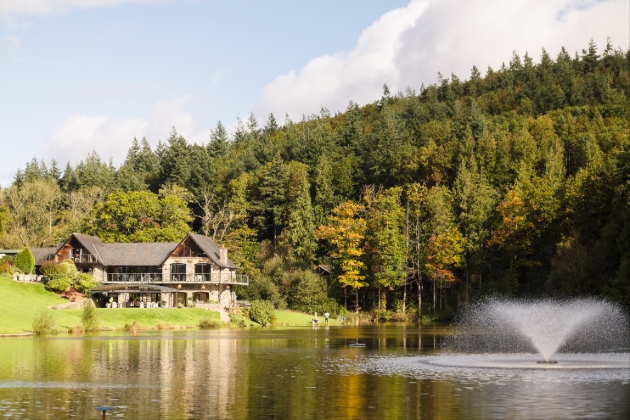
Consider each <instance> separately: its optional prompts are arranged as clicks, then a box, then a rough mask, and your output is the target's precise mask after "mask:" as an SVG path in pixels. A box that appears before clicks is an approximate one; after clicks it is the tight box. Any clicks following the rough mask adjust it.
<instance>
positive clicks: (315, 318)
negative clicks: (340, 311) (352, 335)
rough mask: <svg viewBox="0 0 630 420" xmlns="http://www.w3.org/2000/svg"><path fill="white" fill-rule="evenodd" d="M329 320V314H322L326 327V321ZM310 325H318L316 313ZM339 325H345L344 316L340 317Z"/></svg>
mask: <svg viewBox="0 0 630 420" xmlns="http://www.w3.org/2000/svg"><path fill="white" fill-rule="evenodd" d="M329 319H330V314H329V313H328V312H326V313H325V314H324V320H325V322H326V325H328V320H329ZM311 323H312V324H313V325H315V324H319V319H318V318H317V312H315V317H314V318H313V320H312V321H311ZM341 323H342V324H345V323H346V316H345V315H344V316H342V317H341Z"/></svg>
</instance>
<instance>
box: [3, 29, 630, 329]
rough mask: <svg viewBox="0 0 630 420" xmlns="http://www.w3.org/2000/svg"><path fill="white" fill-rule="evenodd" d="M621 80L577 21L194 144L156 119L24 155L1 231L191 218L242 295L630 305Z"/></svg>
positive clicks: (344, 301) (628, 118)
mask: <svg viewBox="0 0 630 420" xmlns="http://www.w3.org/2000/svg"><path fill="white" fill-rule="evenodd" d="M629 98H630V51H622V50H619V49H614V48H613V47H612V43H611V41H610V40H609V42H608V43H607V45H606V46H605V47H604V48H598V46H597V45H596V44H595V43H594V42H593V41H591V42H590V43H589V44H588V45H587V46H586V48H585V49H583V50H582V51H581V52H578V53H575V55H571V54H569V52H568V51H566V50H565V49H564V48H563V49H562V50H561V51H560V52H559V53H558V54H557V56H556V57H555V59H554V58H553V57H552V56H551V55H549V54H548V53H547V51H545V50H544V49H543V50H542V53H541V55H540V57H539V59H538V60H536V62H535V61H534V59H533V58H532V57H531V56H530V55H529V54H527V53H526V54H524V55H523V56H519V55H518V54H517V53H516V52H514V53H513V55H512V57H511V58H510V59H509V62H508V63H507V64H503V65H502V66H501V67H500V68H497V69H492V68H488V69H487V70H486V71H485V75H482V72H481V71H480V70H479V69H477V68H476V67H473V68H472V70H471V72H470V75H469V76H468V78H467V79H465V80H463V79H460V78H459V77H457V76H456V75H454V74H452V75H450V76H448V77H446V76H444V75H441V74H438V79H437V82H436V83H435V84H432V85H430V86H424V85H423V86H421V87H420V88H419V90H418V91H416V90H414V89H411V88H408V89H407V90H406V91H405V92H390V90H389V89H388V87H387V86H386V85H384V86H383V94H382V97H381V98H380V99H378V100H376V101H375V102H373V103H370V104H367V105H365V106H358V105H357V104H354V103H352V102H350V104H349V105H348V107H347V109H346V110H345V112H340V113H337V114H334V115H332V114H331V113H330V112H329V111H328V110H326V109H325V108H322V109H321V112H320V113H319V115H308V116H303V117H302V119H301V120H300V121H292V120H291V119H289V118H288V117H287V118H284V121H283V122H279V121H278V120H277V119H276V116H274V115H269V117H268V119H267V120H266V121H264V122H262V121H258V120H257V119H256V118H255V116H254V115H253V114H251V115H250V116H249V117H248V118H247V119H245V120H240V121H239V123H238V126H237V128H236V129H235V131H234V133H233V134H231V135H230V134H228V132H227V131H226V129H225V127H224V126H223V125H222V124H221V123H218V124H217V126H216V127H215V128H214V129H213V130H212V132H211V135H210V138H209V139H208V143H207V144H191V143H189V142H188V141H187V140H186V139H185V138H183V137H182V136H181V135H179V134H178V133H177V131H176V129H175V128H173V130H172V131H171V133H170V136H169V137H168V138H167V139H166V140H165V141H160V142H159V143H158V144H157V146H156V147H154V148H152V147H151V146H150V144H149V142H148V141H147V140H146V139H141V140H137V139H133V141H131V142H130V148H129V150H128V152H127V156H126V159H125V161H124V163H123V164H122V165H121V166H120V167H115V166H114V165H113V164H112V162H111V161H107V160H103V159H102V158H101V157H99V156H98V155H97V154H96V153H91V154H89V155H88V156H86V158H85V159H84V160H83V161H81V162H79V163H78V164H76V165H75V166H72V165H70V164H67V165H66V166H65V168H63V169H62V167H60V166H58V162H55V161H52V162H49V163H48V164H47V163H46V161H45V159H42V160H38V159H36V158H33V160H32V161H30V162H29V163H27V164H26V166H25V168H24V169H23V170H20V171H18V172H17V174H16V175H15V179H14V181H13V183H12V184H11V185H10V186H8V187H7V188H5V189H2V190H1V191H0V234H1V237H0V247H4V248H22V247H25V246H28V247H45V246H55V245H56V244H57V243H58V242H60V241H63V240H65V239H66V238H67V237H68V236H69V235H70V234H71V233H72V232H80V233H85V234H90V235H97V236H99V237H100V238H101V239H102V240H103V241H110V242H111V241H122V242H146V241H178V240H180V239H182V238H183V237H184V235H185V234H186V232H188V231H191V230H192V231H195V232H199V233H202V234H204V235H208V236H211V237H213V238H214V239H215V241H216V242H217V243H219V244H225V245H226V247H228V249H229V253H230V254H229V255H230V258H231V259H232V260H233V261H234V262H235V263H236V264H237V265H238V266H239V267H240V268H241V271H242V272H243V273H245V274H247V275H249V277H250V286H249V287H247V288H242V289H241V290H239V292H238V293H239V295H240V298H242V299H248V300H256V299H262V300H268V301H272V302H273V303H274V304H275V305H276V307H279V308H285V307H288V308H291V309H297V310H302V311H311V312H312V311H320V313H321V311H324V310H329V311H334V313H336V311H337V308H342V307H346V308H349V310H350V311H352V310H354V309H357V307H359V308H361V310H363V311H366V312H367V311H372V313H374V314H378V315H379V316H380V317H384V318H388V317H392V316H394V315H400V314H420V313H421V314H423V315H427V316H429V315H431V316H434V317H439V318H442V319H449V318H451V317H452V316H453V314H455V313H456V312H457V310H458V308H460V307H461V306H462V305H464V304H466V303H467V302H470V301H471V300H473V299H478V298H480V297H483V296H487V295H496V294H499V295H505V296H516V297H540V296H552V297H572V296H593V295H594V296H603V297H605V298H608V299H611V300H614V301H617V302H620V303H621V304H622V305H624V306H625V307H626V309H628V308H630V139H629V133H630V127H629V123H630V101H629ZM130 140H131V139H130ZM318 265H320V268H319V269H318V270H316V269H315V268H316V267H317V266H318ZM321 265H324V266H326V267H324V268H328V267H330V271H331V273H330V275H323V276H322V275H320V274H321V273H323V274H327V272H326V270H323V269H322V267H321Z"/></svg>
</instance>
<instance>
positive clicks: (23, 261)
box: [15, 247, 35, 274]
mask: <svg viewBox="0 0 630 420" xmlns="http://www.w3.org/2000/svg"><path fill="white" fill-rule="evenodd" d="M15 266H16V267H17V268H18V269H19V270H20V271H21V272H22V273H24V274H31V273H32V272H33V270H34V269H35V257H33V253H32V252H31V250H30V249H28V247H24V249H22V250H21V251H20V252H18V253H17V255H16V256H15Z"/></svg>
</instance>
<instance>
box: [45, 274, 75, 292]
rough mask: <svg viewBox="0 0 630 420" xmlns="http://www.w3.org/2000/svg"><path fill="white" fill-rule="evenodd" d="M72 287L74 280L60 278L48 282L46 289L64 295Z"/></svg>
mask: <svg viewBox="0 0 630 420" xmlns="http://www.w3.org/2000/svg"><path fill="white" fill-rule="evenodd" d="M70 286H72V280H71V279H69V278H67V277H58V278H56V279H52V280H48V282H47V283H46V289H48V290H51V291H53V292H56V293H63V292H65V291H66V290H68V288H69V287H70Z"/></svg>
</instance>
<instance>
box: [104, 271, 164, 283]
mask: <svg viewBox="0 0 630 420" xmlns="http://www.w3.org/2000/svg"><path fill="white" fill-rule="evenodd" d="M107 281H114V282H128V281H131V282H161V281H162V274H160V273H107Z"/></svg>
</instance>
